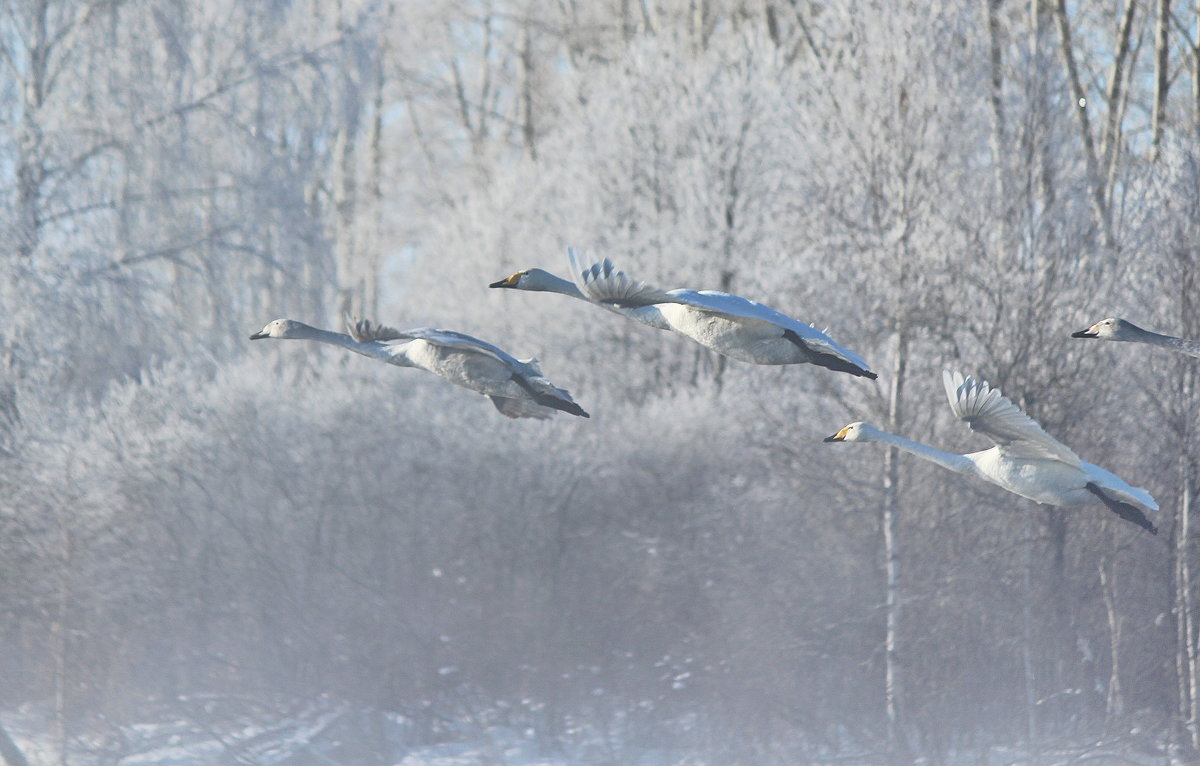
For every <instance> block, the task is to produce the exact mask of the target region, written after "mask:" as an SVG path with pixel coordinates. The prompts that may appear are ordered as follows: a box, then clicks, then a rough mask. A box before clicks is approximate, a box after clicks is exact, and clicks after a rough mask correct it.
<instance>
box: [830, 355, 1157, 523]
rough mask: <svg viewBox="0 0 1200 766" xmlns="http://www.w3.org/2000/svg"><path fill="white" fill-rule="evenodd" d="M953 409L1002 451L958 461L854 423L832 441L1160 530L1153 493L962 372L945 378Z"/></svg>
mask: <svg viewBox="0 0 1200 766" xmlns="http://www.w3.org/2000/svg"><path fill="white" fill-rule="evenodd" d="M942 383H943V384H944V385H945V387H946V395H947V396H948V397H949V399H950V409H951V410H952V411H953V412H954V414H955V415H956V416H957V417H958V418H959V419H960V420H962V421H964V422H965V423H967V425H969V426H970V427H971V430H972V431H979V432H981V433H982V434H983V435H984V436H987V437H988V438H989V439H991V440H992V441H993V442H995V443H996V446H995V447H992V448H991V449H987V450H983V451H982V452H972V453H970V454H967V455H956V454H954V453H952V452H943V451H942V450H940V449H936V448H935V447H930V446H928V445H925V444H921V443H920V442H915V441H912V440H911V439H906V438H904V437H903V436H897V435H896V434H893V433H888V432H887V431H884V430H881V429H879V428H876V427H875V426H872V425H868V424H867V423H861V422H859V423H851V424H850V425H848V426H846V427H845V428H843V429H842V430H840V431H838V432H837V433H836V434H834V435H833V436H829V437H826V439H825V441H827V442H883V443H884V444H891V445H893V446H895V447H897V448H898V449H902V450H905V451H906V452H911V453H913V454H914V455H917V456H918V457H923V458H925V459H926V460H929V461H931V462H934V463H937V464H938V465H940V466H942V467H943V468H949V469H950V470H951V471H956V472H958V473H965V474H967V475H970V476H978V477H979V478H981V479H983V480H985V481H990V482H991V483H993V484H997V485H999V486H1001V487H1003V488H1004V489H1007V490H1008V491H1009V492H1012V493H1015V494H1018V495H1020V496H1021V497H1027V498H1029V499H1030V500H1034V501H1037V502H1039V503H1045V504H1046V505H1083V504H1084V503H1087V502H1089V501H1090V500H1092V499H1093V497H1094V498H1099V500H1100V502H1102V503H1104V504H1105V505H1106V506H1108V509H1109V510H1110V511H1112V512H1113V513H1115V514H1117V515H1118V516H1120V517H1121V518H1123V519H1125V520H1126V521H1131V522H1133V523H1134V524H1137V525H1138V526H1139V527H1142V528H1143V529H1146V530H1149V531H1150V533H1151V534H1158V529H1157V528H1156V527H1155V526H1154V524H1152V523H1151V522H1150V519H1148V518H1147V517H1146V514H1145V511H1157V510H1158V504H1157V503H1156V502H1154V498H1153V497H1151V496H1150V493H1149V492H1147V491H1146V490H1144V489H1141V488H1140V487H1132V486H1130V485H1129V484H1127V483H1125V482H1124V481H1123V480H1122V479H1120V478H1119V477H1117V476H1115V475H1114V474H1112V473H1109V472H1108V471H1106V470H1104V469H1103V468H1100V467H1099V466H1095V465H1092V464H1091V463H1085V462H1084V461H1082V460H1080V459H1079V456H1078V455H1076V454H1075V453H1074V452H1072V451H1071V450H1070V448H1068V447H1067V446H1066V445H1064V444H1062V443H1061V442H1059V441H1058V440H1056V439H1055V438H1054V437H1052V436H1050V435H1049V434H1048V433H1046V432H1045V431H1043V430H1042V427H1041V426H1039V425H1038V424H1037V423H1036V422H1035V421H1034V420H1033V418H1031V417H1029V416H1028V415H1026V414H1025V413H1024V412H1021V410H1020V409H1018V407H1017V406H1016V405H1015V404H1013V403H1012V402H1011V401H1009V400H1008V399H1007V398H1005V397H1004V395H1003V394H1001V393H1000V389H998V388H991V387H990V386H989V385H988V384H987V383H985V382H983V381H977V380H975V379H974V378H971V377H968V378H965V379H964V378H963V376H962V373H959V372H955V373H951V372H949V371H947V372H943V373H942Z"/></svg>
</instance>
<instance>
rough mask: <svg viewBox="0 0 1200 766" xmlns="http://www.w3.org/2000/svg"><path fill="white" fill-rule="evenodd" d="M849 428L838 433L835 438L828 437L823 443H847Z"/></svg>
mask: <svg viewBox="0 0 1200 766" xmlns="http://www.w3.org/2000/svg"><path fill="white" fill-rule="evenodd" d="M848 428H849V426H847V427H846V428H843V429H842V430H840V431H838V432H837V433H836V434H834V435H833V436H826V437H825V438H824V439H823V441H826V442H844V441H846V430H847V429H848Z"/></svg>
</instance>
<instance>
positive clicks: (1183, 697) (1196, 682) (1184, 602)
mask: <svg viewBox="0 0 1200 766" xmlns="http://www.w3.org/2000/svg"><path fill="white" fill-rule="evenodd" d="M1180 266H1181V274H1180V276H1181V279H1180V280H1179V283H1180V306H1179V309H1180V314H1181V316H1182V319H1183V328H1182V329H1183V332H1184V334H1185V335H1187V336H1188V337H1194V335H1193V334H1192V333H1194V332H1195V331H1196V327H1195V324H1196V322H1195V320H1194V311H1195V307H1194V306H1193V301H1192V291H1193V290H1194V289H1195V275H1194V273H1193V270H1192V261H1191V258H1190V253H1188V252H1181V253H1180ZM1180 367H1181V372H1180V374H1181V377H1182V380H1181V381H1180V387H1179V391H1180V406H1179V414H1178V417H1179V429H1178V436H1179V444H1180V445H1181V446H1180V453H1179V515H1178V517H1177V519H1176V524H1175V546H1174V549H1173V554H1174V559H1175V562H1174V564H1175V620H1176V638H1177V642H1178V650H1177V654H1176V669H1177V672H1178V673H1179V676H1180V683H1179V698H1180V699H1179V713H1180V718H1181V720H1183V722H1184V727H1185V729H1186V731H1187V738H1188V741H1189V743H1190V744H1191V747H1192V750H1193V751H1197V750H1200V667H1198V665H1200V657H1198V655H1197V645H1196V638H1197V637H1196V616H1195V604H1194V603H1193V599H1192V566H1191V547H1192V546H1191V537H1192V531H1191V523H1192V522H1191V519H1192V486H1193V479H1192V475H1193V466H1194V462H1193V457H1194V456H1193V453H1192V449H1193V448H1192V446H1191V442H1192V438H1193V436H1194V429H1193V426H1192V415H1193V414H1194V411H1195V407H1194V406H1193V398H1194V396H1195V377H1196V371H1195V365H1194V364H1191V363H1187V362H1181V363H1180Z"/></svg>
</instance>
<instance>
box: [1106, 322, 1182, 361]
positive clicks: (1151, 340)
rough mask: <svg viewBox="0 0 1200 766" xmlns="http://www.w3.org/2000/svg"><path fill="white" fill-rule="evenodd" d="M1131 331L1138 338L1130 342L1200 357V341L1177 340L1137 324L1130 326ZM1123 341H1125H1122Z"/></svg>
mask: <svg viewBox="0 0 1200 766" xmlns="http://www.w3.org/2000/svg"><path fill="white" fill-rule="evenodd" d="M1129 329H1130V330H1131V331H1132V332H1133V334H1134V335H1136V336H1137V337H1135V338H1130V339H1129V340H1134V341H1138V342H1139V343H1148V344H1150V345H1151V346H1162V347H1163V348H1169V349H1171V350H1172V351H1180V352H1182V353H1184V354H1190V355H1191V356H1197V357H1200V341H1195V340H1187V339H1185V338H1176V337H1175V336H1173V335H1163V334H1161V333H1157V332H1151V331H1150V330H1143V329H1142V328H1141V327H1138V326H1137V325H1135V324H1132V323H1131V324H1130V325H1129ZM1122 340H1123V339H1122Z"/></svg>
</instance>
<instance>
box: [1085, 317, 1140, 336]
mask: <svg viewBox="0 0 1200 766" xmlns="http://www.w3.org/2000/svg"><path fill="white" fill-rule="evenodd" d="M1141 329H1142V328H1140V327H1138V326H1137V325H1135V324H1134V323H1133V322H1127V321H1125V320H1124V319H1118V318H1116V317H1109V318H1108V319H1101V320H1100V321H1099V322H1097V323H1096V324H1094V325H1092V326H1091V327H1089V328H1087V329H1086V330H1080V331H1079V332H1073V333H1071V337H1072V338H1095V339H1096V340H1135V339H1136V338H1137V333H1138V331H1139V330H1141Z"/></svg>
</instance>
